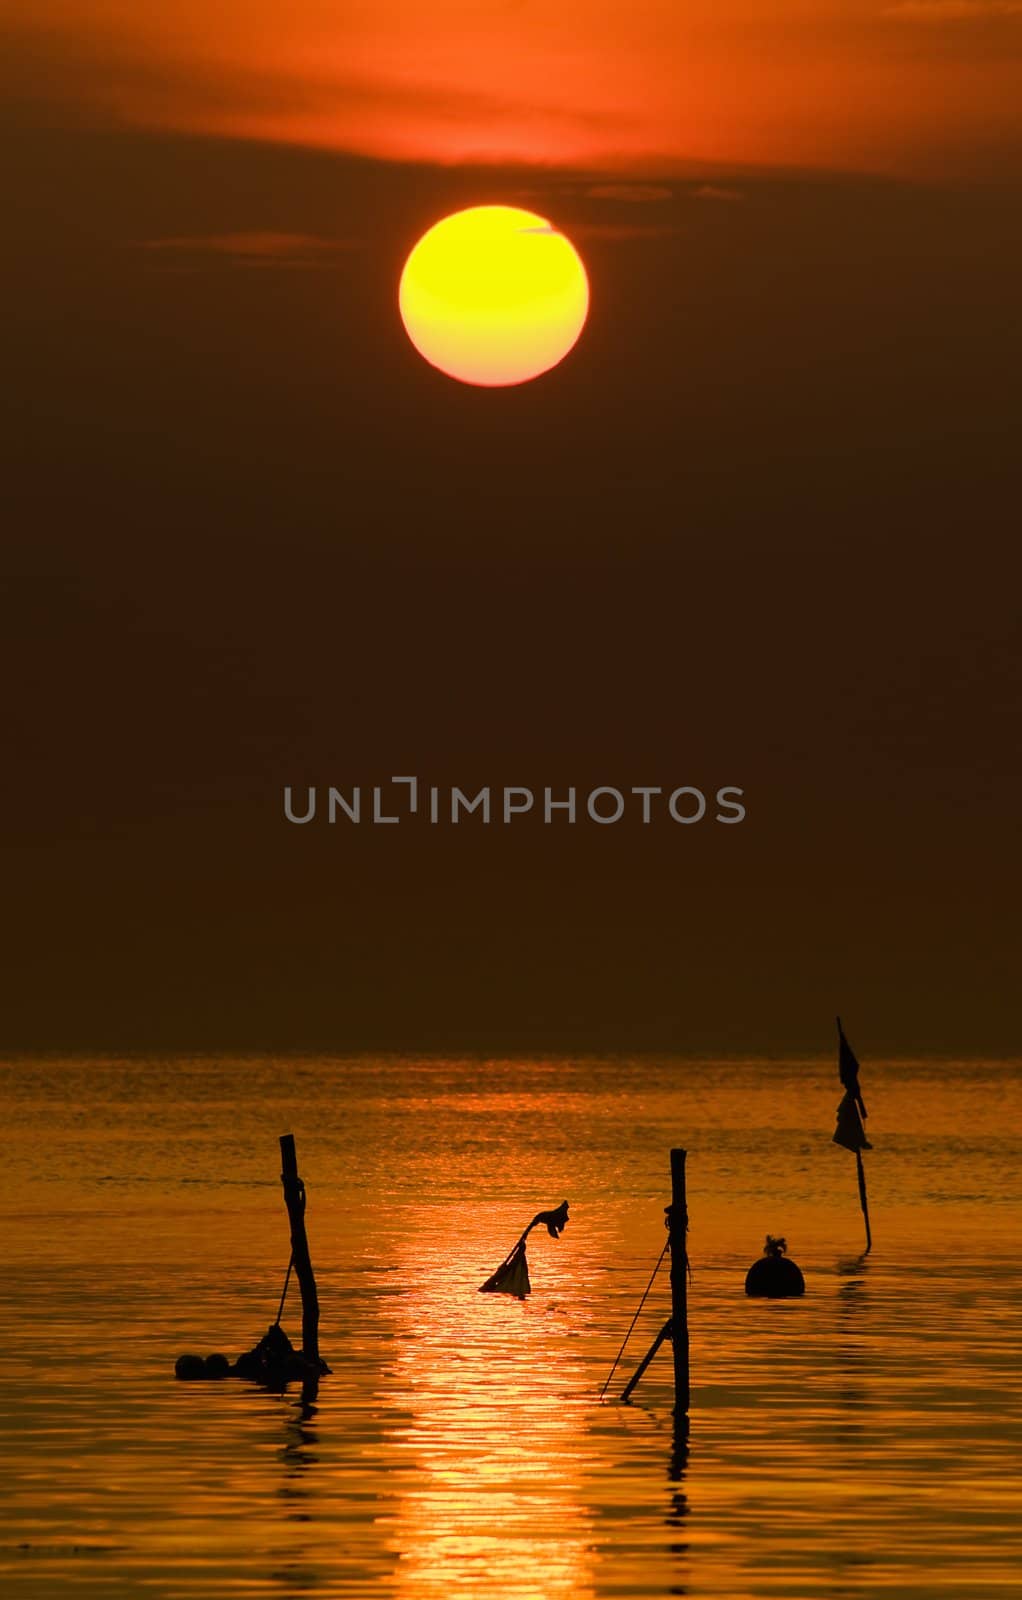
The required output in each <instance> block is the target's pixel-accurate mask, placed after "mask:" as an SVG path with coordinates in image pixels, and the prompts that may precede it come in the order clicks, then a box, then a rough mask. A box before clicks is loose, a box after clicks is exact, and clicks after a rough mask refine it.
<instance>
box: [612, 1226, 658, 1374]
mask: <svg viewBox="0 0 1022 1600" xmlns="http://www.w3.org/2000/svg"><path fill="white" fill-rule="evenodd" d="M670 1248H671V1241H670V1239H669V1238H668V1239H666V1240H665V1241H664V1247H663V1249H662V1250H661V1252H660V1254H659V1256H658V1257H657V1264H656V1266H655V1267H654V1268H653V1271H652V1273H651V1274H650V1279H649V1282H648V1283H647V1285H646V1287H645V1289H644V1290H643V1294H642V1299H641V1300H640V1301H639V1305H638V1309H637V1310H636V1313H635V1315H634V1317H633V1318H632V1320H631V1324H630V1326H629V1328H628V1332H627V1333H626V1334H625V1337H624V1341H623V1343H622V1345H621V1348H620V1350H619V1351H618V1353H617V1355H616V1356H615V1357H614V1365H613V1366H612V1367H611V1369H610V1371H609V1372H608V1374H607V1381H606V1383H605V1384H604V1385H603V1388H602V1389H601V1390H600V1399H601V1400H602V1399H603V1397H604V1395H605V1394H606V1392H607V1390H608V1389H609V1387H610V1380H611V1378H612V1377H613V1376H614V1374H615V1372H616V1371H617V1368H618V1362H619V1361H620V1360H621V1357H622V1356H623V1355H624V1353H625V1346H626V1345H627V1343H628V1341H629V1339H630V1338H631V1337H632V1333H633V1331H634V1329H635V1324H636V1323H637V1322H638V1320H639V1316H640V1313H641V1311H642V1308H643V1306H644V1305H645V1304H646V1300H647V1298H648V1296H649V1292H650V1290H651V1289H652V1287H653V1283H654V1281H655V1279H656V1275H657V1273H658V1272H659V1271H660V1268H661V1266H662V1265H663V1260H664V1256H665V1255H666V1254H667V1252H668V1250H669V1249H670Z"/></svg>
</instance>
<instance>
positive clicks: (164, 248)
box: [140, 230, 359, 267]
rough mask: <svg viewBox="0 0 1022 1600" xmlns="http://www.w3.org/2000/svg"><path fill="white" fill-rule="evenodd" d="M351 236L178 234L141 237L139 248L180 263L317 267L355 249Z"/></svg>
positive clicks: (270, 233)
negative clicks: (205, 261) (212, 261)
mask: <svg viewBox="0 0 1022 1600" xmlns="http://www.w3.org/2000/svg"><path fill="white" fill-rule="evenodd" d="M358 247H359V242H358V241H357V240H355V239H325V238H321V237H320V236H319V235H317V234H310V233H275V232H273V231H271V230H263V231H255V232H252V233H210V234H182V235H175V236H174V237H171V238H166V239H143V240H142V241H141V245H140V248H141V249H143V250H150V251H153V252H154V253H156V254H159V255H161V256H163V257H165V258H168V259H171V260H173V261H174V262H175V263H181V262H184V261H187V260H189V259H191V260H194V259H196V258H200V259H201V258H203V257H205V258H209V257H213V258H214V259H218V260H220V261H224V262H228V263H231V264H233V265H236V266H246V267H319V266H323V265H325V264H326V263H327V262H328V261H330V260H331V259H332V258H333V257H335V256H338V255H341V254H343V253H344V252H345V251H348V250H355V249H358Z"/></svg>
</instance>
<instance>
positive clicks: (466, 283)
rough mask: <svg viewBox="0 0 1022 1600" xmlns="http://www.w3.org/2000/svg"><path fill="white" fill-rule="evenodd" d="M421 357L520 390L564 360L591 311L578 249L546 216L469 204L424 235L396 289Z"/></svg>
mask: <svg viewBox="0 0 1022 1600" xmlns="http://www.w3.org/2000/svg"><path fill="white" fill-rule="evenodd" d="M398 304H399V306H400V308H401V320H402V322H403V323H404V325H405V330H406V332H407V334H408V337H409V339H411V341H412V343H413V345H414V346H415V348H416V350H418V352H419V354H420V355H422V356H425V358H426V360H427V361H429V362H431V363H432V365H433V366H434V367H439V368H440V371H441V372H446V373H447V374H448V376H449V377H451V378H458V379H460V380H461V382H462V383H477V384H482V385H484V386H485V387H487V388H499V387H502V386H504V385H506V384H512V383H526V382H528V380H529V379H530V378H538V377H539V376H540V374H541V373H543V372H549V370H550V368H551V367H555V366H556V365H557V363H558V362H559V361H562V360H563V359H564V357H565V356H566V355H567V354H568V351H569V350H570V349H571V348H572V346H573V345H574V343H575V341H576V340H577V339H578V336H579V334H580V333H581V332H582V328H583V326H584V325H585V320H586V315H587V313H588V311H589V280H588V279H587V277H586V270H585V267H584V266H583V265H582V262H581V260H580V258H579V255H578V252H577V251H576V249H575V247H574V246H573V245H572V244H571V242H570V241H569V240H568V239H566V238H565V237H564V234H563V233H558V232H557V229H556V228H555V227H554V226H553V224H552V223H550V222H548V221H547V220H546V218H545V217H538V216H536V214H535V212H532V211H521V210H519V209H518V208H517V207H516V206H472V207H470V209H469V210H467V211H455V212H454V214H453V215H452V216H449V217H444V218H443V220H442V221H441V222H438V223H436V224H435V226H433V227H432V228H430V230H429V232H428V233H424V234H423V236H422V238H421V239H420V240H419V242H418V244H417V245H416V246H415V248H414V250H413V251H412V253H411V255H410V256H409V257H408V260H407V261H406V262H405V266H404V271H403V272H402V274H401V286H400V288H399V290H398Z"/></svg>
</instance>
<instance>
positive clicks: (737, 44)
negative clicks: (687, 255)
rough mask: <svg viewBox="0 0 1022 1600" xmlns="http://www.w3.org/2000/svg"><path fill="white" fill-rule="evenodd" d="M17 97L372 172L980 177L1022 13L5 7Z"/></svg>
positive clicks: (496, 5)
mask: <svg viewBox="0 0 1022 1600" xmlns="http://www.w3.org/2000/svg"><path fill="white" fill-rule="evenodd" d="M5 18H6V20H5V22H4V23H3V24H2V30H3V33H5V34H6V35H7V38H6V40H5V44H6V45H7V47H8V48H7V49H6V50H5V52H4V53H5V55H6V57H7V59H8V61H9V62H10V63H11V64H10V65H9V66H8V68H7V69H6V76H7V80H8V82H7V90H8V98H9V97H10V96H11V95H13V96H14V97H15V98H17V99H19V100H21V101H22V102H23V101H24V100H25V98H26V97H27V98H28V99H30V100H31V99H36V100H39V99H42V100H45V101H47V102H50V103H51V105H52V102H53V101H54V100H57V101H58V102H61V103H63V104H65V105H67V106H69V107H71V108H73V109H74V111H75V114H76V115H80V114H82V112H84V113H85V114H86V115H88V116H89V117H90V118H98V120H100V121H107V120H109V121H119V122H124V121H126V122H128V123H130V124H133V125H142V126H155V127H161V128H168V127H169V128H174V129H187V130H193V131H203V132H216V133H226V134H233V135H242V136H246V137H259V138H270V139H279V140H284V141H287V142H297V143H308V144H316V145H326V146H330V147H336V148H339V149H344V150H349V151H356V152H361V153H365V154H368V155H373V156H383V157H395V158H402V159H406V158H412V159H426V160H437V161H445V162H449V161H462V160H473V159H483V160H485V159H500V160H505V159H510V160H517V159H525V160H528V161H540V162H551V163H554V164H570V165H585V166H590V167H620V168H627V169H632V170H645V171H660V172H666V171H670V170H678V169H681V168H683V167H684V166H685V164H686V163H690V162H693V161H694V162H724V163H728V164H736V163H737V164H745V163H755V164H760V163H764V164H794V165H801V166H804V165H812V166H817V165H818V166H826V167H841V168H853V169H872V170H881V171H900V172H913V171H916V172H926V173H928V174H934V175H938V174H940V173H941V172H942V171H945V170H946V171H950V172H953V173H956V174H958V173H963V172H966V173H974V174H981V173H983V172H985V171H989V170H996V169H1002V170H1003V169H1004V168H1006V167H1008V168H1013V167H1015V166H1016V165H1017V161H1018V156H1019V153H1020V151H1022V137H1020V134H1022V128H1020V124H1022V113H1020V111H1019V109H1018V106H1019V102H1020V98H1022V97H1020V96H1019V95H1018V94H1017V85H1018V81H1019V76H1020V70H1022V0H631V3H630V4H626V3H625V0H560V3H557V0H488V3H487V4H485V5H484V4H481V3H480V0H433V3H432V4H426V3H423V0H287V3H283V0H218V3H217V4H216V5H210V4H209V0H144V3H140V0H7V3H6V5H5Z"/></svg>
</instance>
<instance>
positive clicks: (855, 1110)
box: [834, 1017, 873, 1256]
mask: <svg viewBox="0 0 1022 1600" xmlns="http://www.w3.org/2000/svg"><path fill="white" fill-rule="evenodd" d="M837 1034H838V1062H837V1070H838V1076H839V1077H840V1079H841V1084H842V1087H843V1088H844V1091H845V1092H844V1095H843V1097H842V1100H841V1104H840V1105H839V1106H838V1108H837V1127H836V1129H835V1130H834V1143H835V1144H839V1145H841V1146H843V1148H844V1149H845V1150H854V1152H855V1166H856V1170H857V1172H858V1177H859V1204H860V1205H861V1207H862V1216H863V1220H864V1222H865V1224H866V1249H865V1251H864V1252H863V1253H864V1254H865V1255H867V1256H868V1255H869V1252H870V1251H871V1250H872V1248H873V1235H872V1233H871V1232H870V1227H869V1203H868V1201H867V1199H866V1169H865V1167H864V1166H863V1164H862V1152H863V1151H864V1150H872V1148H873V1146H872V1145H871V1144H870V1142H869V1140H868V1139H867V1138H866V1129H865V1126H864V1123H865V1120H866V1107H865V1104H864V1103H863V1099H862V1091H861V1089H860V1088H859V1063H858V1061H856V1059H855V1052H854V1050H853V1049H852V1047H851V1045H850V1044H849V1043H848V1040H847V1039H846V1038H845V1030H844V1028H842V1026H841V1018H840V1017H838V1019H837Z"/></svg>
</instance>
